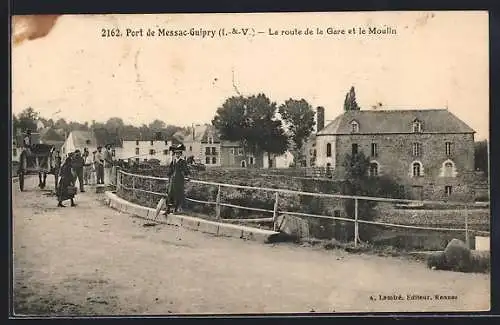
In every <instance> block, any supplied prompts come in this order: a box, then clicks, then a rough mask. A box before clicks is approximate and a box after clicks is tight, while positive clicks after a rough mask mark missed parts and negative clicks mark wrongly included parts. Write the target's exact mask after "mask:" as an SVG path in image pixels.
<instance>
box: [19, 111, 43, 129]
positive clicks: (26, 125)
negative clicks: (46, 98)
mask: <svg viewBox="0 0 500 325" xmlns="http://www.w3.org/2000/svg"><path fill="white" fill-rule="evenodd" d="M38 118H39V113H38V112H36V111H35V110H34V109H33V108H31V107H28V108H26V109H25V110H23V111H22V112H21V113H20V114H19V115H18V116H17V127H18V128H20V129H21V130H22V131H23V132H24V131H26V130H31V131H35V130H36V122H37V120H38Z"/></svg>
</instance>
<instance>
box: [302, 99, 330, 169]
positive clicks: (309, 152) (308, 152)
mask: <svg viewBox="0 0 500 325" xmlns="http://www.w3.org/2000/svg"><path fill="white" fill-rule="evenodd" d="M324 127H325V108H324V107H321V106H320V107H317V108H316V132H315V133H312V134H311V135H310V136H309V138H308V139H307V140H306V141H305V144H304V148H303V152H302V154H303V156H304V157H305V161H304V162H303V164H302V165H303V166H305V167H315V166H316V155H317V151H316V134H317V133H318V132H320V131H321V130H323V128H324Z"/></svg>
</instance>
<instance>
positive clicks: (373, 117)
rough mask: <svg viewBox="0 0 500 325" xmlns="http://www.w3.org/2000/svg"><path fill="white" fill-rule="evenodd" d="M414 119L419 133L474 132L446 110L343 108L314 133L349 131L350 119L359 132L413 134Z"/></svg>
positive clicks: (332, 133) (346, 132)
mask: <svg viewBox="0 0 500 325" xmlns="http://www.w3.org/2000/svg"><path fill="white" fill-rule="evenodd" d="M415 120H418V121H420V122H421V125H422V133H474V132H475V131H474V130H473V129H472V128H470V127H469V126H468V125H467V124H465V123H464V122H463V121H462V120H460V119H459V118H458V117H456V116H455V115H453V114H452V113H451V112H450V111H448V110H447V109H421V110H370V111H363V110H359V111H347V112H344V113H343V114H342V115H340V116H338V117H337V118H336V119H334V120H333V121H332V122H330V123H329V124H328V125H327V126H326V127H325V128H324V129H323V130H321V131H320V132H318V133H317V135H335V134H351V122H353V121H356V122H357V123H358V124H359V133H360V134H383V133H413V132H412V125H413V122H414V121H415Z"/></svg>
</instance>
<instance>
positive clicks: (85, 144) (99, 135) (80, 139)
mask: <svg viewBox="0 0 500 325" xmlns="http://www.w3.org/2000/svg"><path fill="white" fill-rule="evenodd" d="M107 144H109V145H111V154H112V155H113V157H116V151H117V150H121V148H122V141H121V139H119V137H118V135H117V134H110V133H109V132H108V131H107V130H105V129H91V130H73V131H71V132H70V133H69V134H68V136H67V137H66V140H65V141H64V144H63V145H62V146H61V151H60V154H61V157H63V159H64V158H65V157H67V155H68V153H70V152H74V151H75V150H77V149H79V150H80V151H83V149H84V148H88V149H89V151H90V152H91V153H92V152H93V151H95V150H97V147H98V146H101V147H103V148H104V146H105V145H107Z"/></svg>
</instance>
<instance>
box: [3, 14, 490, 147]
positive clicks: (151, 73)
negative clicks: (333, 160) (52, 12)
mask: <svg viewBox="0 0 500 325" xmlns="http://www.w3.org/2000/svg"><path fill="white" fill-rule="evenodd" d="M386 26H388V27H389V28H390V29H391V30H395V31H396V34H386V35H367V34H364V35H362V34H359V28H363V29H365V30H366V29H367V28H369V27H380V28H385V27H386ZM110 28H119V29H120V30H121V31H122V33H123V34H125V32H126V29H127V28H130V29H136V30H137V29H140V28H142V29H143V37H125V35H123V36H122V37H101V30H102V29H110ZM149 28H150V29H151V30H155V31H158V28H165V29H169V30H181V29H187V30H188V31H189V30H190V29H191V28H194V29H195V30H200V29H204V30H214V31H215V32H216V35H217V36H215V37H213V38H211V37H205V38H201V37H196V36H193V37H191V36H186V37H167V36H149V37H148V36H146V31H147V30H148V29H149ZM221 28H224V30H225V31H228V30H231V28H237V29H238V30H241V29H242V28H249V32H248V33H250V34H254V35H253V36H251V35H249V34H247V35H241V34H240V35H229V36H226V37H219V36H218V33H219V30H220V29H221ZM306 28H309V29H311V30H313V31H316V29H317V28H319V29H322V30H323V31H325V32H324V34H323V35H317V34H315V35H269V34H270V31H272V32H274V31H278V33H279V32H280V31H281V30H293V29H299V30H302V31H303V30H305V29H306ZM328 28H331V29H337V30H340V29H344V30H345V32H346V34H344V35H339V34H335V35H334V34H327V32H326V31H327V29H328ZM351 28H355V29H356V31H357V33H356V34H347V32H348V30H349V29H351ZM258 32H262V33H258ZM488 42H489V40H488V15H487V12H473V11H469V12H364V13H356V12H349V13H286V14H284V13H272V14H191V15H185V14H169V15H72V16H66V15H64V16H62V17H60V18H59V19H58V20H57V22H56V23H55V25H54V27H53V28H52V30H51V31H50V32H49V33H48V34H47V36H45V37H41V38H38V39H35V40H26V41H24V42H21V43H20V44H16V45H15V46H13V48H12V110H13V113H15V114H17V113H19V112H21V111H22V110H23V109H25V108H26V107H33V108H34V109H35V110H36V111H38V112H40V114H41V115H42V116H43V117H45V118H53V119H58V118H65V119H67V120H74V121H79V122H85V121H88V122H90V121H92V120H96V121H102V122H104V121H106V120H107V119H108V118H110V117H121V118H122V119H123V120H124V122H125V123H130V124H135V125H140V124H143V123H149V122H151V121H152V120H154V119H160V120H163V121H164V122H166V123H167V124H175V125H179V126H188V125H191V124H192V123H210V121H211V120H212V118H213V116H214V114H215V112H216V110H217V108H218V107H219V106H221V105H222V103H223V102H224V101H225V99H226V98H228V97H230V96H235V95H237V94H238V93H240V94H242V95H253V94H257V93H265V94H266V95H267V96H268V97H269V98H270V99H271V100H272V101H275V102H276V103H277V104H278V105H279V104H281V103H283V102H284V101H285V100H287V99H289V98H294V99H301V98H304V99H305V100H307V101H308V102H309V103H310V104H311V105H312V106H313V107H317V106H323V107H325V114H326V119H327V120H333V119H334V118H335V117H336V116H337V115H339V114H341V113H342V110H343V102H344V97H345V94H346V93H347V91H348V90H349V88H350V87H351V86H354V87H355V89H356V95H357V101H358V104H359V105H360V106H361V109H371V106H372V105H375V104H376V103H378V102H381V103H382V104H383V108H382V109H426V108H448V110H449V111H450V112H452V113H453V114H455V115H456V116H458V117H459V118H460V119H462V120H463V121H464V122H466V123H467V124H468V125H469V126H471V127H472V128H473V129H474V130H475V131H476V132H477V134H476V139H487V138H488V135H489V79H488V76H489V66H488V56H489V48H488V45H489V43H488Z"/></svg>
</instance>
